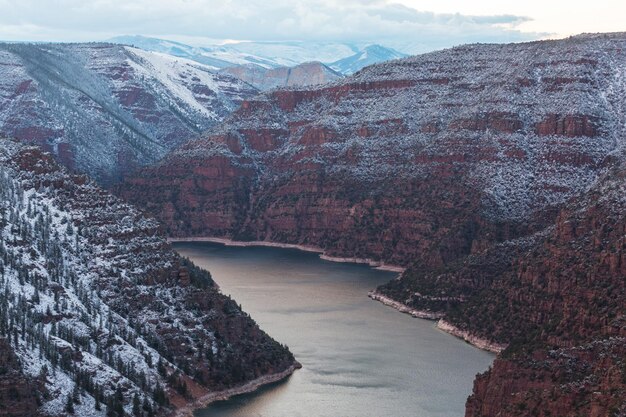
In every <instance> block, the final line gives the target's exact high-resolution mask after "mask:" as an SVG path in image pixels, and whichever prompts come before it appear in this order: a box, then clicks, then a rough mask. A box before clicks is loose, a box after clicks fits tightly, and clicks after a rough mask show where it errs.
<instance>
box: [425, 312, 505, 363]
mask: <svg viewBox="0 0 626 417" xmlns="http://www.w3.org/2000/svg"><path fill="white" fill-rule="evenodd" d="M437 328H438V329H439V330H441V331H443V332H446V333H448V334H451V335H452V336H455V337H458V338H459V339H462V340H464V341H465V342H467V343H469V344H470V345H472V346H474V347H477V348H479V349H482V350H486V351H487V352H491V353H495V354H500V353H501V352H502V351H503V350H504V349H506V348H507V345H504V344H501V343H494V342H491V341H489V340H487V339H483V338H482V337H478V336H476V335H473V334H471V333H470V332H468V331H466V330H461V329H459V328H458V327H456V326H455V325H453V324H451V323H449V322H447V321H445V320H444V319H440V320H439V321H438V322H437Z"/></svg>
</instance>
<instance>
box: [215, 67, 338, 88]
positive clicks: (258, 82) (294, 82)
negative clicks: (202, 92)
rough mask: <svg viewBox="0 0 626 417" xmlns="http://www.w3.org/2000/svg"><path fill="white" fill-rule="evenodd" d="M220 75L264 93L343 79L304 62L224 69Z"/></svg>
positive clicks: (323, 68)
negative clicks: (233, 78)
mask: <svg viewBox="0 0 626 417" xmlns="http://www.w3.org/2000/svg"><path fill="white" fill-rule="evenodd" d="M220 73H221V74H228V75H232V76H233V77H236V78H239V79H240V80H243V81H245V82H247V83H248V84H251V85H253V86H254V87H255V88H258V89H259V90H262V91H266V90H271V89H274V88H281V87H283V88H284V87H306V86H311V85H318V84H326V83H329V82H331V81H335V80H338V79H340V78H342V77H343V75H341V74H340V73H338V72H335V71H334V70H332V69H330V68H329V67H327V66H326V65H324V64H322V63H321V62H305V63H303V64H299V65H296V66H295V67H278V68H264V67H262V66H260V65H255V64H248V65H239V66H236V67H228V68H224V69H223V70H221V71H220Z"/></svg>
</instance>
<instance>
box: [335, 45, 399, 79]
mask: <svg viewBox="0 0 626 417" xmlns="http://www.w3.org/2000/svg"><path fill="white" fill-rule="evenodd" d="M407 56H408V55H406V54H403V53H402V52H398V51H396V50H394V49H391V48H385V47H383V46H380V45H369V46H366V47H365V48H364V49H363V50H362V51H359V52H357V53H356V54H354V55H351V56H349V57H346V58H343V59H340V60H338V61H335V62H333V63H331V64H328V65H329V66H330V67H331V68H332V69H334V70H335V71H337V72H340V73H342V74H346V75H349V74H353V73H355V72H357V71H359V70H360V69H362V68H365V67H367V66H369V65H373V64H377V63H379V62H385V61H391V60H393V59H399V58H405V57H407Z"/></svg>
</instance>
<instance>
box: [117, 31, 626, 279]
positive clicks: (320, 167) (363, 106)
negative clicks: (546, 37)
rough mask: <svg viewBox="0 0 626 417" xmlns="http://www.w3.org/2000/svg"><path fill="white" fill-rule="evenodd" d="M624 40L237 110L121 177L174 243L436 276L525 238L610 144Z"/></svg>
mask: <svg viewBox="0 0 626 417" xmlns="http://www.w3.org/2000/svg"><path fill="white" fill-rule="evenodd" d="M625 46H626V36H624V35H622V34H614V35H607V36H584V37H576V38H571V39H567V40H560V41H545V42H533V43H525V44H511V45H468V46H463V47H458V48H454V49H450V50H447V51H442V52H436V53H431V54H426V55H422V56H417V57H413V58H408V59H404V60H399V61H394V62H391V63H385V64H379V65H375V66H371V67H368V68H366V69H364V70H362V71H361V72H359V73H358V74H356V75H354V76H352V77H349V78H346V79H345V80H342V81H339V82H337V83H334V84H331V85H327V86H323V87H320V88H308V89H285V90H278V91H274V92H270V93H267V94H265V95H262V96H260V97H258V98H255V99H254V100H249V101H246V102H244V103H243V105H242V107H241V108H240V109H239V110H238V111H237V112H236V113H234V114H233V115H232V116H231V117H229V118H228V119H227V120H226V121H225V123H223V124H222V125H221V126H219V127H218V128H216V129H214V130H213V131H212V132H211V134H210V135H208V136H207V137H206V138H204V139H202V140H199V141H194V142H191V143H189V144H187V145H185V146H183V147H181V148H180V149H178V150H177V151H175V152H173V153H171V154H170V155H168V156H167V157H166V158H165V159H164V160H163V161H161V162H160V163H158V164H157V165H155V166H153V167H149V168H147V169H145V170H143V171H141V172H140V173H138V174H137V175H134V176H131V177H129V178H128V179H127V180H126V182H125V183H124V184H123V186H122V187H121V194H122V195H123V196H124V197H125V198H128V199H129V200H131V201H133V202H136V203H137V204H140V205H142V206H143V207H146V208H147V209H148V210H149V211H150V212H152V213H154V214H155V215H156V216H157V217H158V218H159V219H161V220H162V221H163V222H164V223H165V224H166V225H167V227H168V230H169V233H170V234H172V235H174V236H218V237H227V238H233V239H240V240H266V241H276V242H283V243H292V244H303V245H311V246H318V247H321V248H323V249H324V250H326V252H327V254H328V255H332V256H338V257H348V258H353V257H357V258H368V259H371V260H373V261H375V262H385V263H392V264H397V265H408V264H409V263H411V262H417V265H419V266H420V267H432V268H438V267H442V266H445V265H447V264H449V263H451V262H453V261H455V260H457V259H463V258H464V257H465V256H467V255H469V254H471V253H475V252H478V251H481V250H483V249H484V248H486V247H488V246H489V245H491V244H493V243H497V242H503V241H506V240H508V239H513V238H518V237H522V236H526V235H529V234H532V233H534V232H536V231H538V230H541V229H543V228H544V227H545V226H546V225H548V224H550V223H552V222H553V221H554V218H555V215H556V213H557V210H558V207H559V206H560V205H562V204H563V203H564V202H565V201H567V200H568V199H569V198H570V197H572V196H575V195H578V194H580V193H581V192H583V191H585V190H586V189H587V188H588V187H589V186H591V185H592V184H593V183H594V182H595V181H596V179H597V176H598V174H599V173H601V172H603V171H604V170H605V169H606V166H608V164H609V163H608V162H607V159H606V158H607V156H608V155H609V154H611V153H612V152H613V151H614V150H615V149H616V148H618V147H619V146H621V141H620V140H619V139H620V138H622V137H623V136H622V131H623V129H624V117H625V114H626V113H625V112H624V111H623V106H624V99H623V97H625V94H624V92H625V90H626V83H625V81H624V77H623V74H624V70H625V68H626V57H625V56H624V53H623V51H624V47H625Z"/></svg>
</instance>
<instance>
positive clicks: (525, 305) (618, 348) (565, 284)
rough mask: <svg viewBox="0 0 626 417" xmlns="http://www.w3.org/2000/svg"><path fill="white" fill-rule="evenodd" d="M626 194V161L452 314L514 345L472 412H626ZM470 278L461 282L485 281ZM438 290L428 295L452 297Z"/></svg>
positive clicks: (484, 383) (486, 378) (473, 401)
mask: <svg viewBox="0 0 626 417" xmlns="http://www.w3.org/2000/svg"><path fill="white" fill-rule="evenodd" d="M625 191H626V169H625V167H624V166H623V165H622V166H621V169H615V170H612V171H611V172H610V173H609V175H607V177H606V178H605V179H604V180H603V181H602V182H601V183H600V185H598V186H597V187H596V188H594V189H593V191H592V192H591V193H589V194H588V195H587V196H586V197H585V198H584V199H583V200H582V201H580V202H578V203H574V204H572V206H571V207H568V208H567V209H564V210H563V211H562V212H561V213H560V214H559V217H558V221H557V223H556V226H555V227H553V228H551V229H550V231H549V233H548V234H547V235H546V236H544V237H540V238H538V239H537V242H536V243H535V244H533V245H532V246H531V248H530V249H527V250H525V251H522V254H521V255H520V256H518V258H517V259H516V260H514V262H512V263H511V264H510V265H509V266H508V267H507V268H505V269H504V270H503V271H502V273H501V275H500V276H499V277H498V279H497V280H495V281H493V282H492V283H491V284H490V285H489V286H488V287H487V288H486V289H485V290H483V291H481V292H479V293H477V294H475V295H474V296H473V297H468V299H467V300H465V301H464V302H461V303H460V305H457V306H456V307H455V308H454V311H452V312H451V313H450V314H449V316H450V317H449V318H448V319H447V320H448V321H451V322H452V323H454V324H455V325H456V326H457V327H458V328H461V329H463V330H466V331H468V332H470V333H472V334H474V335H480V336H481V337H483V338H489V339H497V340H499V341H500V342H510V346H509V348H508V349H507V350H505V351H504V353H503V356H502V357H501V358H499V359H498V360H496V362H495V364H494V366H493V368H492V369H491V370H490V371H488V372H487V373H485V374H484V375H482V376H480V377H479V378H478V380H477V381H476V384H475V387H474V394H473V395H472V397H471V398H470V399H469V401H468V409H467V416H476V417H478V416H483V417H488V416H531V415H532V416H549V415H593V416H617V415H624V414H626V285H625V282H624V277H625V276H626V245H625V244H624V236H625V235H626V216H625V213H626V199H625V198H624V196H625V195H626V194H625ZM467 272H468V271H463V270H462V269H461V271H460V273H459V272H457V277H459V276H463V275H464V276H465V277H466V278H469V276H470V275H471V277H472V279H473V280H474V281H480V280H482V279H483V278H484V274H482V273H481V272H480V271H478V270H474V271H472V272H471V274H468V273H467ZM444 281H447V280H446V279H445V278H444ZM487 281H489V280H487ZM449 282H454V283H457V284H458V283H459V280H458V279H457V280H451V281H449ZM433 290H434V291H431V292H428V293H424V294H423V296H428V295H432V294H433V293H436V294H437V295H439V296H441V297H445V296H446V293H447V290H446V288H445V287H441V286H435V288H434V289H433Z"/></svg>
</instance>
